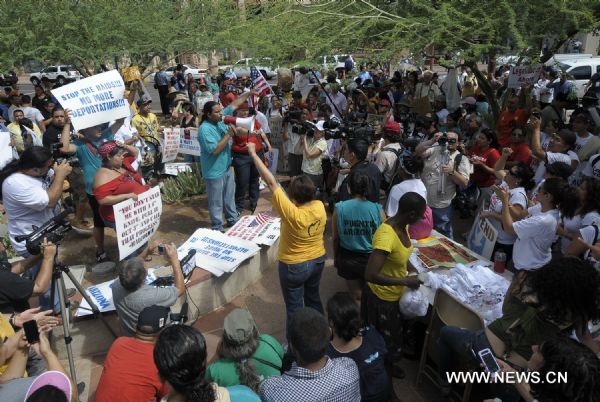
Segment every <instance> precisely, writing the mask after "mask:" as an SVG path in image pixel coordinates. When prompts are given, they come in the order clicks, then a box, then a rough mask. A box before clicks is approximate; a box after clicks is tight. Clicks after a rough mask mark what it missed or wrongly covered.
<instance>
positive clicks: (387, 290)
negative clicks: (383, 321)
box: [368, 223, 414, 302]
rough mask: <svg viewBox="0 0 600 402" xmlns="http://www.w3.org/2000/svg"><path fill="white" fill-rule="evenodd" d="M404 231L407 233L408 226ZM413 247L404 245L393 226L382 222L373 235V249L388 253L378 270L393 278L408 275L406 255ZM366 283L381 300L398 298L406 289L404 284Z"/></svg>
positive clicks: (407, 255) (408, 255)
mask: <svg viewBox="0 0 600 402" xmlns="http://www.w3.org/2000/svg"><path fill="white" fill-rule="evenodd" d="M406 231H407V233H408V228H407V230H406ZM413 248H414V247H413V245H412V244H411V245H410V247H408V248H407V247H405V246H404V244H402V241H401V240H400V238H399V237H398V235H397V234H396V231H395V230H394V228H393V227H391V226H390V225H388V224H387V223H382V224H381V226H379V228H377V231H376V232H375V235H373V250H383V251H386V252H387V253H389V254H388V256H387V258H386V260H385V262H384V263H383V267H381V271H380V272H381V273H383V274H385V275H388V276H393V277H394V278H404V277H406V276H407V275H408V257H410V255H411V254H412V252H413ZM368 285H369V287H370V288H371V290H372V291H373V293H374V294H375V295H376V296H377V297H379V298H380V299H381V300H385V301H391V302H393V301H398V300H400V298H401V297H402V295H403V294H404V292H405V291H406V286H383V285H375V284H373V283H370V282H369V283H368Z"/></svg>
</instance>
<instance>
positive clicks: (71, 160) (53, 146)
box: [50, 142, 80, 167]
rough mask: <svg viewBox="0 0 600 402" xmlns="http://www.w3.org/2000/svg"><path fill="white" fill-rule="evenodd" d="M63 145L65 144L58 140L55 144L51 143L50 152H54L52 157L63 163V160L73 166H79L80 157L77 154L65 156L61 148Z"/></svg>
mask: <svg viewBox="0 0 600 402" xmlns="http://www.w3.org/2000/svg"><path fill="white" fill-rule="evenodd" d="M62 147H63V144H61V143H60V142H56V143H54V144H50V152H52V158H54V160H55V161H56V163H58V164H61V163H63V161H67V163H68V164H69V165H71V167H79V166H80V165H79V159H77V157H76V156H70V157H68V158H65V156H64V155H63V154H62V153H61V152H60V149H61V148H62Z"/></svg>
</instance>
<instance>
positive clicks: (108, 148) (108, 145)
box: [98, 141, 118, 159]
mask: <svg viewBox="0 0 600 402" xmlns="http://www.w3.org/2000/svg"><path fill="white" fill-rule="evenodd" d="M117 146H118V145H117V143H116V142H114V141H108V142H105V143H104V144H102V145H100V147H99V148H98V153H99V154H100V156H101V157H102V159H108V155H109V154H110V153H111V152H112V150H113V149H115V148H116V147H117Z"/></svg>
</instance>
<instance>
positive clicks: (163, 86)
mask: <svg viewBox="0 0 600 402" xmlns="http://www.w3.org/2000/svg"><path fill="white" fill-rule="evenodd" d="M154 88H156V89H157V90H158V96H159V97H160V109H161V110H162V114H163V116H168V115H169V97H168V95H169V77H167V72H166V71H165V68H164V67H161V68H160V71H158V72H157V73H156V74H154Z"/></svg>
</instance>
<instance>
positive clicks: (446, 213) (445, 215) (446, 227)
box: [431, 204, 453, 239]
mask: <svg viewBox="0 0 600 402" xmlns="http://www.w3.org/2000/svg"><path fill="white" fill-rule="evenodd" d="M431 212H432V214H433V227H434V228H435V230H437V231H438V232H440V233H441V234H443V235H444V236H446V237H448V238H450V239H453V237H452V204H450V205H448V206H447V207H446V208H431Z"/></svg>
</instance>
